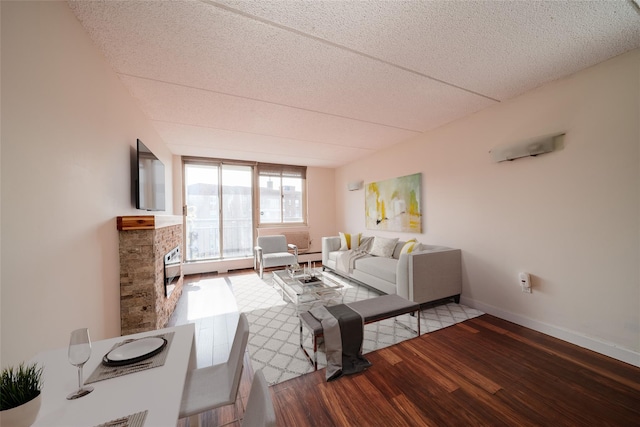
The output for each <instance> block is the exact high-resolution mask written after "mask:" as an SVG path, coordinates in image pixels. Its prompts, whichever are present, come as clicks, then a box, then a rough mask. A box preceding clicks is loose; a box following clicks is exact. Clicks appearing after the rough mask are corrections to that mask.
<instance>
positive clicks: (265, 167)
mask: <svg viewBox="0 0 640 427" xmlns="http://www.w3.org/2000/svg"><path fill="white" fill-rule="evenodd" d="M263 176H269V177H278V178H279V180H280V186H279V189H280V221H279V222H263V221H262V215H261V213H262V209H261V206H262V201H261V187H260V178H261V177H263ZM283 178H299V179H300V180H301V185H300V192H301V194H300V204H301V206H300V208H301V217H302V220H301V221H295V222H291V221H285V215H284V213H285V205H284V203H285V195H284V189H283V185H282V180H283ZM255 179H256V182H255V186H254V188H255V189H256V205H255V206H256V222H255V223H256V226H257V228H268V227H290V226H299V225H307V222H308V221H307V167H306V166H294V165H281V164H275V163H257V164H256V168H255Z"/></svg>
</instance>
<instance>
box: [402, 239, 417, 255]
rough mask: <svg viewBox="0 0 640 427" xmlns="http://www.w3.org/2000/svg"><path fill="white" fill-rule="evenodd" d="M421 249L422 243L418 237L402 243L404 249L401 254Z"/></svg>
mask: <svg viewBox="0 0 640 427" xmlns="http://www.w3.org/2000/svg"><path fill="white" fill-rule="evenodd" d="M419 250H420V243H418V241H417V240H416V239H411V240H408V241H407V242H406V243H405V244H404V245H402V250H400V254H410V253H411V252H413V251H419Z"/></svg>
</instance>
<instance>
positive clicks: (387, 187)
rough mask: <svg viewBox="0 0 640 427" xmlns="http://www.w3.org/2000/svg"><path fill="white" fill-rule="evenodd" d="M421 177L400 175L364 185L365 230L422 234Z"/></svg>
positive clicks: (419, 175)
mask: <svg viewBox="0 0 640 427" xmlns="http://www.w3.org/2000/svg"><path fill="white" fill-rule="evenodd" d="M421 183H422V174H421V173H416V174H413V175H407V176H401V177H399V178H393V179H388V180H385V181H379V182H372V183H370V184H366V186H365V202H364V207H365V215H366V227H367V229H368V230H384V231H402V232H407V233H422V213H421V210H420V198H421V197H422V189H421Z"/></svg>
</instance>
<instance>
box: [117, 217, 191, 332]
mask: <svg viewBox="0 0 640 427" xmlns="http://www.w3.org/2000/svg"><path fill="white" fill-rule="evenodd" d="M119 239H120V324H121V334H122V335H127V334H132V333H136V332H144V331H151V330H155V329H161V328H164V327H165V326H166V324H167V322H168V321H169V317H171V314H172V313H173V310H174V309H175V307H176V303H177V302H178V299H179V298H180V295H181V294H182V286H183V281H184V277H183V275H182V266H180V273H181V274H180V279H179V280H178V282H177V284H176V287H175V289H174V291H173V292H172V293H171V295H170V296H169V298H166V297H165V296H164V255H165V254H166V253H167V252H169V251H170V250H171V249H173V248H175V247H176V246H178V245H180V246H182V225H181V224H177V225H170V226H166V227H162V228H156V229H150V230H124V231H120V232H119Z"/></svg>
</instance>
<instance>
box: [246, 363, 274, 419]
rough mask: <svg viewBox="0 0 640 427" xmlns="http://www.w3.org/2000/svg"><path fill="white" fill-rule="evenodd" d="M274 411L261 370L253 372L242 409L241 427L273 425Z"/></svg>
mask: <svg viewBox="0 0 640 427" xmlns="http://www.w3.org/2000/svg"><path fill="white" fill-rule="evenodd" d="M275 426H276V412H275V409H274V407H273V400H271V393H270V392H269V384H267V380H266V379H265V378H264V374H263V373H262V370H257V371H256V372H255V373H254V374H253V382H252V383H251V391H250V392H249V399H247V408H246V410H245V411H244V419H243V420H242V427H275Z"/></svg>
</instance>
